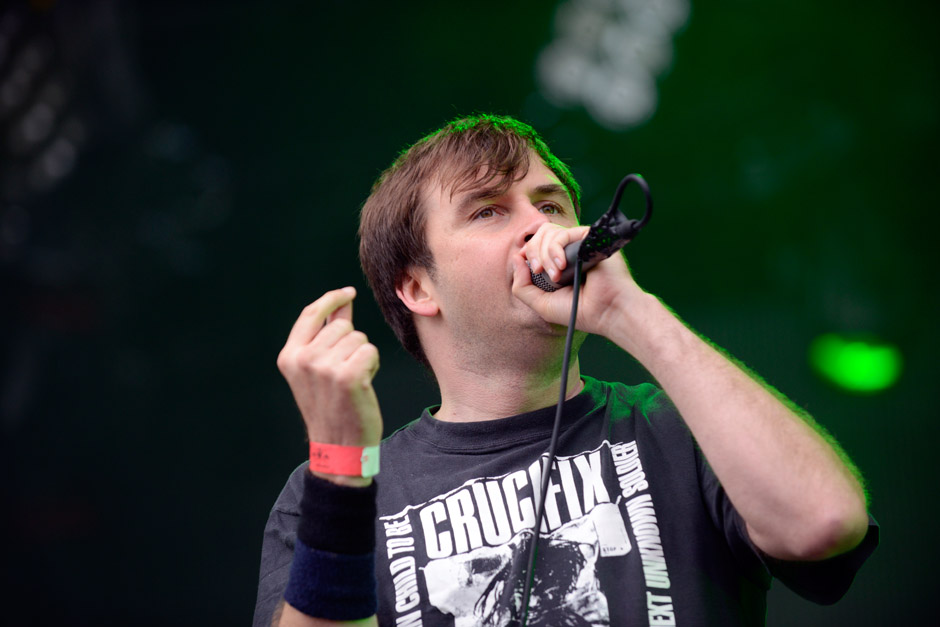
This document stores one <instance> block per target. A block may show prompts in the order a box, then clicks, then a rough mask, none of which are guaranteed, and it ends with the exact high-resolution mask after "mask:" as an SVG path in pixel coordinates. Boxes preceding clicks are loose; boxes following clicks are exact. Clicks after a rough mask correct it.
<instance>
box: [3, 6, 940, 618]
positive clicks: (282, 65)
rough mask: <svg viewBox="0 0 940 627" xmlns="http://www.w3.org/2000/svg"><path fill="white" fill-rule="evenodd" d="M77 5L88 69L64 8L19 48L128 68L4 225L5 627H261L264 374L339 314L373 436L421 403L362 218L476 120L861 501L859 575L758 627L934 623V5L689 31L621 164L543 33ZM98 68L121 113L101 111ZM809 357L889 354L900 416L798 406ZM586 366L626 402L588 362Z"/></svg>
mask: <svg viewBox="0 0 940 627" xmlns="http://www.w3.org/2000/svg"><path fill="white" fill-rule="evenodd" d="M37 4H38V3H37ZM79 4H81V3H79ZM88 6H89V7H94V8H95V10H97V11H98V13H101V11H102V7H104V13H105V14H106V15H113V16H114V19H113V20H112V21H111V22H108V20H104V22H105V23H110V24H111V26H110V28H111V29H112V30H111V31H110V33H111V37H110V38H109V37H107V36H102V33H101V32H100V31H97V30H94V29H93V28H92V27H91V26H90V24H91V20H87V19H85V18H83V17H82V11H76V10H75V9H72V12H71V13H68V12H66V10H65V9H63V8H62V7H60V6H55V7H53V8H52V10H51V11H50V12H47V13H42V12H38V11H37V15H38V16H39V17H36V18H35V19H37V20H38V21H39V24H40V26H39V27H38V28H40V29H41V28H45V26H43V24H46V25H48V23H53V24H54V26H55V27H54V28H53V27H49V28H50V32H52V33H53V34H55V35H56V36H61V37H66V38H67V37H72V38H74V37H78V36H79V35H82V36H84V35H87V37H88V38H90V39H88V41H90V42H92V44H94V42H100V41H112V40H113V41H114V42H117V43H116V44H115V46H113V47H109V46H105V45H92V44H90V45H89V46H88V47H87V48H86V49H87V50H90V52H89V53H88V54H87V55H86V57H84V60H83V61H82V63H84V65H83V66H82V67H84V68H85V71H84V72H77V73H76V76H78V77H79V78H80V79H81V80H77V82H76V85H75V91H74V93H75V98H76V105H75V106H76V108H77V110H80V111H84V112H85V113H86V114H87V115H89V116H91V118H92V119H94V120H95V124H94V125H93V126H92V127H91V128H92V129H93V131H94V133H93V134H92V140H93V141H92V140H89V142H88V144H87V147H86V149H84V150H83V152H82V153H81V154H80V155H79V158H78V161H77V164H76V167H75V169H74V171H73V172H72V174H71V176H69V177H68V178H67V179H66V180H65V181H63V182H62V184H61V185H59V186H57V187H56V188H54V189H52V190H51V191H49V192H47V193H43V194H34V195H31V196H28V197H25V198H21V199H19V200H16V202H15V203H14V202H13V200H11V199H10V198H5V199H0V200H2V201H3V203H4V204H3V205H0V209H3V210H4V211H6V210H8V209H9V207H10V206H12V205H13V204H16V206H17V207H19V208H20V210H25V212H26V215H28V219H29V228H28V235H27V237H26V239H25V241H24V242H20V243H18V244H17V245H16V246H14V247H11V246H9V245H8V246H7V247H6V248H5V249H4V256H3V258H2V259H0V262H2V264H3V265H2V266H0V267H2V269H3V275H2V276H3V281H4V287H3V294H2V295H0V299H2V303H3V305H2V307H3V309H2V310H3V314H2V315H3V318H2V319H0V322H2V323H3V331H2V337H3V341H4V347H5V352H4V361H3V362H2V368H3V369H2V371H0V374H2V376H3V379H2V385H3V387H2V388H0V389H2V392H3V394H4V397H3V399H2V400H3V402H2V405H0V410H2V419H3V423H2V426H3V445H2V447H3V448H2V449H0V452H2V457H3V462H2V463H3V466H2V467H3V469H4V472H5V473H6V476H7V479H6V481H5V482H4V483H5V486H4V492H3V496H4V502H5V503H6V504H7V505H6V506H5V509H6V513H5V514H4V523H3V525H4V526H3V528H2V529H3V532H4V533H3V535H4V537H5V539H4V554H5V555H4V556H3V557H0V562H2V563H3V566H4V567H3V580H2V581H0V584H2V588H3V593H4V596H7V597H8V598H7V599H4V607H5V608H8V609H7V610H5V611H10V612H12V615H13V616H14V617H15V618H16V621H15V622H16V623H17V624H35V625H40V624H53V623H57V622H64V621H66V620H67V621H68V623H69V624H72V625H85V624H101V623H105V624H111V623H115V624H118V623H120V624H128V623H133V624H144V625H150V624H153V625H188V624H194V625H195V624H200V625H201V624H245V623H247V622H248V621H249V620H250V616H251V613H252V608H253V606H254V595H255V586H256V580H257V569H258V562H259V553H260V543H261V533H262V529H263V526H264V522H265V520H266V518H267V514H268V511H269V509H270V507H271V504H272V503H273V501H274V498H275V497H276V496H277V493H278V491H279V490H280V488H281V486H282V484H283V482H284V480H285V479H286V477H287V475H288V473H289V472H290V471H291V469H293V468H294V467H295V466H296V465H297V464H298V463H300V462H301V461H302V460H303V458H304V454H305V444H304V436H303V429H302V425H301V421H300V419H299V417H298V415H297V412H296V409H295V408H294V407H293V403H292V399H291V396H290V394H289V390H288V388H287V386H286V384H284V383H283V381H282V380H281V379H280V377H279V374H278V372H277V369H276V367H275V364H274V361H275V357H276V355H277V352H278V350H279V349H280V346H281V345H282V343H283V341H284V339H285V338H286V334H287V332H288V330H289V329H290V326H291V324H292V322H293V320H294V318H295V317H296V315H297V314H298V313H299V311H300V309H301V308H302V307H303V306H304V305H305V304H307V303H308V302H310V301H311V300H313V299H315V298H316V297H317V296H319V295H320V294H321V293H322V292H323V291H325V290H327V289H331V288H334V287H338V286H342V285H345V284H353V285H356V286H357V287H359V288H360V292H361V294H362V295H361V296H360V298H359V299H358V300H357V306H356V321H357V324H358V326H359V327H360V328H362V329H363V330H365V331H366V332H367V333H368V334H369V336H370V338H371V339H372V341H373V342H374V343H375V344H376V345H377V346H378V347H379V349H380V351H381V354H382V370H381V371H380V373H379V375H378V377H377V379H376V381H375V386H376V388H377V391H378V394H379V398H380V401H381V404H382V408H383V413H384V416H385V421H386V429H387V430H389V429H392V428H394V427H396V426H398V425H400V424H402V423H404V422H405V421H407V420H410V419H412V418H414V417H416V416H417V414H418V412H419V411H420V409H421V408H423V407H425V406H427V405H431V404H433V403H434V402H436V400H437V398H436V396H435V394H436V391H435V389H434V387H433V386H432V385H431V384H430V382H429V380H428V378H427V377H426V376H425V375H424V374H423V373H422V372H421V370H420V369H419V368H418V367H417V365H416V364H414V363H412V362H411V360H410V359H409V358H408V357H407V355H406V354H405V353H404V351H403V350H402V349H401V348H399V347H398V346H397V344H396V343H395V341H394V338H393V336H392V335H391V333H390V331H388V330H387V328H386V327H385V326H384V323H383V322H382V320H381V317H380V315H379V313H378V310H377V308H376V306H375V304H374V302H373V301H372V299H371V295H370V294H369V293H368V291H367V290H366V286H365V282H364V279H363V278H362V276H361V273H360V271H359V267H358V261H357V258H356V239H355V232H356V222H357V212H358V208H359V206H360V204H361V202H362V201H363V199H364V198H365V196H366V195H367V193H368V190H369V187H370V185H371V182H372V180H373V179H374V178H375V177H376V176H377V174H378V173H379V172H380V171H381V170H382V169H383V168H384V167H385V166H386V165H388V163H389V162H390V161H391V159H392V158H393V156H394V155H395V154H396V153H397V151H398V150H399V149H401V148H402V147H404V146H405V145H407V144H408V143H410V142H411V141H413V140H415V139H416V138H418V137H419V136H421V135H422V134H424V133H425V132H427V131H429V130H431V129H433V128H435V127H437V126H438V125H440V124H441V123H442V122H444V121H445V120H447V119H449V118H451V117H453V116H454V115H456V114H458V113H467V112H471V111H475V110H484V111H494V112H498V113H508V114H512V115H517V116H519V117H522V118H523V119H527V120H528V121H530V122H532V123H533V124H534V125H535V126H536V127H537V128H538V129H539V130H540V131H542V132H543V133H544V135H545V136H546V138H547V139H548V141H549V143H550V144H551V145H552V146H553V147H554V148H555V150H556V152H557V153H558V155H559V156H560V157H562V158H563V159H565V160H566V161H567V162H568V163H569V164H570V165H571V166H572V167H573V169H574V171H575V174H576V175H577V176H578V177H579V179H580V180H581V182H582V184H583V186H584V188H585V203H584V204H585V213H586V216H587V217H588V219H593V216H596V215H597V214H598V213H599V212H600V211H601V210H602V209H603V208H604V207H605V206H606V204H607V203H608V202H609V198H610V195H611V194H612V192H613V189H614V187H615V186H616V183H617V181H618V180H619V179H620V177H621V176H622V175H624V174H626V173H628V172H632V171H638V172H641V173H643V175H644V176H645V177H646V179H647V180H648V182H649V183H650V185H651V188H652V190H653V194H654V197H655V200H656V208H657V213H656V216H655V218H654V220H653V221H652V223H651V224H650V226H649V228H648V229H647V230H646V231H644V233H643V235H642V237H640V238H638V239H637V241H636V242H635V243H633V244H631V245H630V247H629V249H628V256H629V258H630V261H631V264H632V267H633V270H634V273H635V275H636V277H637V279H638V281H639V282H640V284H641V285H642V286H644V287H645V288H646V289H648V290H649V291H652V292H654V293H656V294H658V295H659V296H661V297H662V298H663V299H664V300H665V301H666V302H667V303H668V304H669V305H671V306H672V307H673V308H674V309H675V310H676V311H677V312H678V313H679V314H680V315H682V316H683V317H684V319H686V320H687V321H688V322H689V323H690V324H691V325H692V326H694V327H695V328H696V329H698V330H699V331H701V332H702V333H704V334H706V335H707V336H709V337H710V338H712V339H713V340H715V341H716V342H717V343H718V344H720V345H722V346H724V347H725V348H727V349H728V350H729V351H730V352H732V353H733V354H734V355H736V356H738V357H739V358H741V359H742V360H744V361H745V362H747V363H748V364H749V365H751V366H752V367H753V368H754V369H756V370H757V371H758V372H760V373H761V374H762V375H764V376H765V377H766V379H767V380H768V381H769V382H771V383H772V384H774V385H775V386H777V387H779V388H780V389H781V390H783V391H784V392H785V393H787V394H788V395H790V397H791V398H793V399H794V400H795V401H796V402H797V403H799V404H801V405H802V406H805V407H807V408H808V409H809V410H810V412H812V413H813V414H814V415H815V416H816V417H817V418H818V420H819V421H820V422H822V423H823V424H824V425H825V426H827V427H828V428H829V429H830V430H831V431H832V432H833V434H834V435H835V436H836V437H837V438H838V439H839V440H840V442H842V444H843V445H844V447H845V448H846V450H847V451H848V452H849V454H850V455H851V456H852V457H853V459H854V460H855V461H856V463H857V464H858V465H859V466H860V467H861V469H862V470H863V472H864V473H865V475H866V477H867V480H868V484H869V487H870V491H871V495H872V511H873V513H874V515H875V516H876V517H877V518H878V520H879V521H880V523H881V524H882V529H883V533H882V544H881V547H880V548H879V549H878V551H877V552H876V553H875V555H874V556H873V557H872V558H871V560H870V561H869V562H868V564H867V565H866V566H865V567H864V568H863V570H862V571H861V572H860V574H859V576H858V578H857V580H856V583H855V585H854V587H853V589H852V590H851V591H850V592H849V593H848V595H847V596H846V598H845V599H844V600H843V601H842V602H841V603H839V604H837V605H835V606H833V607H818V606H814V605H812V604H809V603H807V602H804V601H802V600H801V599H799V598H797V597H796V596H795V595H793V594H792V593H790V592H789V591H787V590H785V589H782V588H780V587H775V588H774V590H773V591H772V592H771V595H770V601H769V611H768V624H769V625H772V626H784V625H796V624H799V625H885V624H926V623H927V621H928V617H933V618H936V617H937V614H938V612H937V611H936V610H935V609H933V606H934V604H935V595H933V583H932V576H931V575H930V573H931V572H932V571H930V570H929V569H930V567H931V566H932V562H933V560H934V559H935V558H936V557H937V556H938V548H940V546H938V541H937V539H936V538H937V534H936V532H935V531H934V529H933V524H934V523H935V522H936V520H937V517H936V515H935V513H936V510H937V508H936V505H935V496H934V495H935V492H936V491H935V488H934V485H933V484H934V480H935V478H936V476H937V473H936V471H935V470H934V459H935V455H934V447H935V441H936V438H937V435H938V433H937V432H938V429H937V426H936V422H935V421H936V417H937V409H936V400H937V387H936V383H935V381H934V378H935V375H936V372H937V369H936V367H935V366H934V365H933V363H934V356H935V355H936V350H937V343H938V342H937V340H938V333H937V330H936V326H935V318H936V315H937V312H938V297H937V284H936V281H935V278H934V277H935V275H936V271H937V269H938V264H937V252H936V248H937V246H936V243H935V228H934V225H935V223H936V221H935V220H933V214H934V213H935V210H936V206H937V203H936V201H935V189H934V188H935V184H936V181H937V178H938V177H937V172H938V167H937V166H938V163H937V157H936V155H937V148H938V142H937V138H938V137H937V129H938V124H937V122H938V111H940V107H938V67H937V62H938V55H937V44H936V41H937V35H936V29H937V23H938V22H937V17H938V16H937V5H936V4H935V3H929V2H898V3H891V4H885V3H875V2H868V1H865V2H856V3H836V2H825V1H824V2H819V1H815V2H814V1H810V0H798V1H795V2H783V1H780V0H772V1H768V2H757V1H744V0H738V1H727V2H695V3H693V7H692V14H691V18H690V21H689V22H688V24H687V26H686V27H685V29H684V30H683V31H682V32H681V33H679V34H677V36H676V37H675V39H674V43H675V55H674V61H673V65H672V68H671V70H670V71H669V72H668V73H667V74H666V75H663V76H660V77H659V80H658V88H659V106H658V109H657V111H656V113H655V116H654V117H653V118H652V119H651V120H650V121H649V122H648V123H646V124H645V125H644V126H642V127H640V128H636V129H633V130H630V131H626V132H611V131H607V130H604V129H603V128H601V127H599V126H598V125H597V124H595V123H594V122H593V121H592V120H591V119H590V117H589V116H588V115H587V114H586V113H585V112H584V111H583V110H582V109H571V110H557V109H555V108H553V107H552V106H550V105H548V104H547V103H546V102H545V101H544V100H543V99H542V98H541V97H540V96H539V95H538V93H537V84H536V80H535V75H534V69H533V68H534V63H535V60H536V57H537V54H538V51H539V50H540V49H541V48H542V47H544V46H545V45H547V44H548V43H549V42H550V41H551V39H552V36H553V23H552V18H553V12H554V5H553V3H550V2H544V1H543V2H538V1H535V0H529V1H526V2H506V1H502V2H497V1H486V2H474V3H442V2H427V1H424V2H405V3H387V2H386V3H379V2H339V1H332V2H310V3H302V2H286V1H280V2H266V3H262V2H240V3H229V2H221V1H216V2H202V3H192V2H160V3H157V2H153V3H144V2H137V3H136V4H130V5H128V4H121V6H117V3H106V2H105V3H102V2H99V3H88ZM89 11H91V9H89ZM57 12H58V13H57ZM63 14H65V16H66V18H67V19H62V16H63ZM56 19H58V20H59V21H58V22H56ZM94 23H95V24H97V23H98V22H94ZM83 28H84V29H86V30H85V31H83V30H82V29H83ZM86 31H87V32H86ZM118 44H119V45H118ZM115 66H120V67H124V68H125V69H126V71H127V73H128V76H127V77H126V78H124V79H121V80H120V81H117V84H119V85H122V86H123V87H122V88H121V89H118V90H117V91H114V90H108V89H104V88H102V87H101V76H100V75H101V74H102V73H109V72H113V71H115V70H114V67H115ZM121 98H124V100H121ZM121 112H125V113H127V115H126V116H125V117H121V116H120V115H118V114H119V113H121ZM9 128H10V124H9V123H7V125H6V127H5V129H6V130H9ZM3 154H4V155H6V153H3ZM0 167H3V166H2V165H0ZM631 203H632V204H631ZM624 208H625V209H626V210H627V211H628V213H630V212H631V211H632V212H636V211H638V210H639V205H638V199H637V197H632V198H631V197H630V196H629V194H628V197H627V199H626V201H625V203H624ZM11 251H12V252H11ZM825 332H841V333H870V334H875V335H877V336H879V337H881V338H883V339H885V340H887V341H890V342H894V343H896V344H897V345H898V346H899V347H900V349H901V351H902V352H903V355H904V359H905V369H904V373H903V375H902V378H901V379H900V381H899V383H898V384H897V386H896V387H894V388H893V389H891V390H889V391H887V392H884V393H881V394H877V395H872V396H852V395H848V394H846V393H844V392H841V391H839V390H837V389H835V388H834V387H832V386H830V385H828V384H827V383H825V382H823V381H822V380H820V379H819V378H817V377H816V376H815V375H813V373H812V371H811V370H810V368H809V365H808V362H807V349H808V345H809V343H810V341H811V340H812V339H813V338H814V337H816V336H817V335H819V334H821V333H825ZM582 362H583V366H582V370H583V371H584V372H585V373H587V374H590V375H592V376H596V377H599V378H618V379H622V380H625V381H627V382H636V381H641V380H646V379H648V378H649V375H648V374H646V373H645V371H643V369H642V368H641V367H639V366H638V365H637V364H636V363H635V362H634V361H633V360H632V359H631V358H630V357H629V356H626V355H623V354H620V353H618V352H617V351H616V350H614V349H612V348H611V347H609V346H608V345H606V343H605V342H604V341H602V340H599V339H592V340H590V341H589V342H588V344H587V346H586V347H585V349H584V351H583V353H582Z"/></svg>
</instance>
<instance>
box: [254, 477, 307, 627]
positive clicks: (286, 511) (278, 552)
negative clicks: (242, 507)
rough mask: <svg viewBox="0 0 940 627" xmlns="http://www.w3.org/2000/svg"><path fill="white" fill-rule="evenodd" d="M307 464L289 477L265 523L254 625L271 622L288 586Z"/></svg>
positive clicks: (259, 625)
mask: <svg viewBox="0 0 940 627" xmlns="http://www.w3.org/2000/svg"><path fill="white" fill-rule="evenodd" d="M306 465H307V464H306V463H304V464H301V465H300V466H299V467H298V468H297V469H296V470H294V472H293V473H292V474H291V476H290V478H288V480H287V484H286V485H285V486H284V489H283V490H281V494H280V495H279V496H278V497H277V501H275V503H274V507H272V508H271V514H270V515H269V516H268V522H267V524H266V525H265V527H264V539H263V540H262V543H261V572H260V574H259V577H258V597H257V600H256V601H255V616H254V620H253V621H252V626H253V627H269V626H270V625H271V619H272V617H273V616H274V610H275V608H277V604H278V603H279V602H280V600H281V598H283V596H284V590H285V589H286V588H287V580H288V578H289V576H290V565H291V562H292V561H293V559H294V543H295V541H296V539H297V525H298V523H299V521H300V497H301V496H302V494H303V470H304V468H305V466H306Z"/></svg>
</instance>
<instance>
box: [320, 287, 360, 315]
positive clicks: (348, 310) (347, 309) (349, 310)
mask: <svg viewBox="0 0 940 627" xmlns="http://www.w3.org/2000/svg"><path fill="white" fill-rule="evenodd" d="M353 289H355V288H353ZM353 298H355V292H354V293H353ZM352 319H353V304H352V301H349V302H348V303H346V304H345V305H343V306H342V307H340V308H339V309H337V310H336V311H334V312H333V313H331V314H330V315H329V317H328V318H327V319H326V321H327V323H330V322H333V321H334V320H349V321H350V322H352Z"/></svg>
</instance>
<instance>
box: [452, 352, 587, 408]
mask: <svg viewBox="0 0 940 627" xmlns="http://www.w3.org/2000/svg"><path fill="white" fill-rule="evenodd" d="M560 371H561V366H560V364H559V365H555V366H554V367H552V368H551V369H550V370H545V371H535V372H533V371H532V370H525V369H512V370H500V369H493V368H492V367H489V368H486V369H483V368H472V367H470V366H467V365H455V367H454V368H453V370H451V371H449V372H437V370H435V375H436V376H437V379H438V383H439V384H440V388H441V407H440V409H439V410H438V411H437V413H435V414H434V417H435V418H437V419H438V420H444V421H448V422H478V421H483V420H494V419H497V418H506V417H508V416H514V415H516V414H522V413H525V412H528V411H533V410H536V409H541V408H543V407H550V406H552V405H554V404H556V403H557V402H558V388H559V386H560V385H561V372H560ZM583 387H584V383H583V382H582V381H581V371H580V368H579V364H578V358H577V355H573V356H572V360H571V364H570V366H569V368H568V382H567V386H566V388H565V389H566V392H565V400H567V399H569V398H572V397H573V396H576V395H577V394H578V393H579V392H580V391H581V390H582V389H583Z"/></svg>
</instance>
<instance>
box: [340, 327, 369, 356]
mask: <svg viewBox="0 0 940 627" xmlns="http://www.w3.org/2000/svg"><path fill="white" fill-rule="evenodd" d="M368 343H369V338H368V337H366V334H365V333H363V332H362V331H351V332H349V333H346V334H345V335H343V336H342V337H341V338H339V339H338V340H337V341H336V343H335V344H334V345H333V346H332V347H331V348H330V352H331V353H332V355H331V358H332V359H335V360H337V361H345V360H347V359H349V356H350V355H352V354H353V353H354V352H356V349H358V348H359V347H360V346H362V345H363V344H368Z"/></svg>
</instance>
